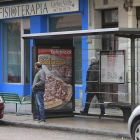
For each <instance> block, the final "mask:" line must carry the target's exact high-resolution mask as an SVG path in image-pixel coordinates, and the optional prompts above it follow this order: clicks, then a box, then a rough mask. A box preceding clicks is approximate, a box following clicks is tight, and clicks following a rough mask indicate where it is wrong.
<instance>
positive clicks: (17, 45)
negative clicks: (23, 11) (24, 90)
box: [2, 21, 21, 83]
mask: <svg viewBox="0 0 140 140" xmlns="http://www.w3.org/2000/svg"><path fill="white" fill-rule="evenodd" d="M2 41H3V82H4V83H21V24H20V21H8V22H3V23H2Z"/></svg>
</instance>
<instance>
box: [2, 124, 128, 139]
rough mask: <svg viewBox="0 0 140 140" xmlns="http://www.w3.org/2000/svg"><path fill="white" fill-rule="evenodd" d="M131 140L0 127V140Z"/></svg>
mask: <svg viewBox="0 0 140 140" xmlns="http://www.w3.org/2000/svg"><path fill="white" fill-rule="evenodd" d="M85 139H86V140H122V139H123V140H130V139H125V138H116V137H114V138H113V137H107V136H98V135H90V134H81V133H73V132H67V131H54V130H45V129H33V128H19V127H12V126H4V125H1V126H0V140H85Z"/></svg>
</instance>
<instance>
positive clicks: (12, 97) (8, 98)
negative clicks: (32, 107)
mask: <svg viewBox="0 0 140 140" xmlns="http://www.w3.org/2000/svg"><path fill="white" fill-rule="evenodd" d="M0 96H1V98H2V100H3V101H4V103H5V104H7V103H13V104H16V115H18V113H19V110H20V108H21V105H26V104H31V102H30V101H25V99H26V97H29V96H30V95H28V96H25V97H23V98H22V100H21V99H20V97H19V96H18V94H17V93H0ZM17 104H20V106H19V108H18V109H17Z"/></svg>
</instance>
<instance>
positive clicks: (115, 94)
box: [22, 28, 140, 121]
mask: <svg viewBox="0 0 140 140" xmlns="http://www.w3.org/2000/svg"><path fill="white" fill-rule="evenodd" d="M139 34H140V29H137V28H106V29H93V30H77V31H65V32H49V33H37V34H24V35H23V36H22V38H23V39H33V47H32V53H31V54H32V56H31V58H30V59H31V62H32V64H31V68H30V69H32V71H31V72H30V74H31V75H32V78H34V75H35V71H34V63H35V62H36V61H40V62H41V63H42V65H43V69H44V70H45V72H46V89H45V95H44V100H45V101H44V104H45V109H46V114H47V116H49V114H51V115H53V116H73V115H95V114H94V113H95V112H94V113H93V114H92V113H89V114H81V113H80V112H79V111H80V110H78V109H76V108H75V107H76V106H78V105H79V106H80V107H82V106H83V107H84V106H85V103H87V104H90V106H93V108H94V107H97V108H98V107H99V106H100V105H104V106H105V109H107V108H114V107H118V108H120V109H121V110H122V117H124V120H125V121H127V120H128V118H129V116H130V114H131V112H132V111H133V110H134V108H135V107H136V106H137V105H139V103H140V93H139V91H140V86H139V85H140V74H139V72H140V61H139V60H140V41H139V38H140V35H139ZM93 58H96V60H98V62H99V63H98V69H96V70H92V69H90V70H89V67H90V65H91V59H93ZM89 71H94V72H95V73H94V75H96V74H97V75H98V78H96V79H95V80H87V73H88V72H89ZM88 83H98V91H94V90H93V91H87V90H86V88H87V84H88ZM30 85H31V87H32V80H31V83H30ZM91 86H92V84H91ZM87 92H88V93H89V94H94V95H96V96H98V95H99V96H98V98H97V99H98V101H97V100H96V99H94V98H93V100H92V101H90V102H87V101H86V94H87ZM100 95H102V98H103V100H104V101H103V102H100V97H101V96H100ZM33 98H34V97H33V96H32V99H33ZM34 106H35V104H34V100H33V104H32V109H33V113H34V114H35V109H34ZM75 110H76V111H75ZM99 114H100V113H97V114H96V115H99ZM99 116H100V115H99ZM103 116H104V115H103ZM107 116H108V117H110V116H111V117H115V116H116V117H121V115H120V116H118V114H113V113H112V114H111V115H106V117H107ZM100 117H101V116H100Z"/></svg>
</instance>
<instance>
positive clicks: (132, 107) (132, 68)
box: [131, 35, 135, 111]
mask: <svg viewBox="0 0 140 140" xmlns="http://www.w3.org/2000/svg"><path fill="white" fill-rule="evenodd" d="M134 109H135V37H134V35H132V37H131V111H133V110H134Z"/></svg>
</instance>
